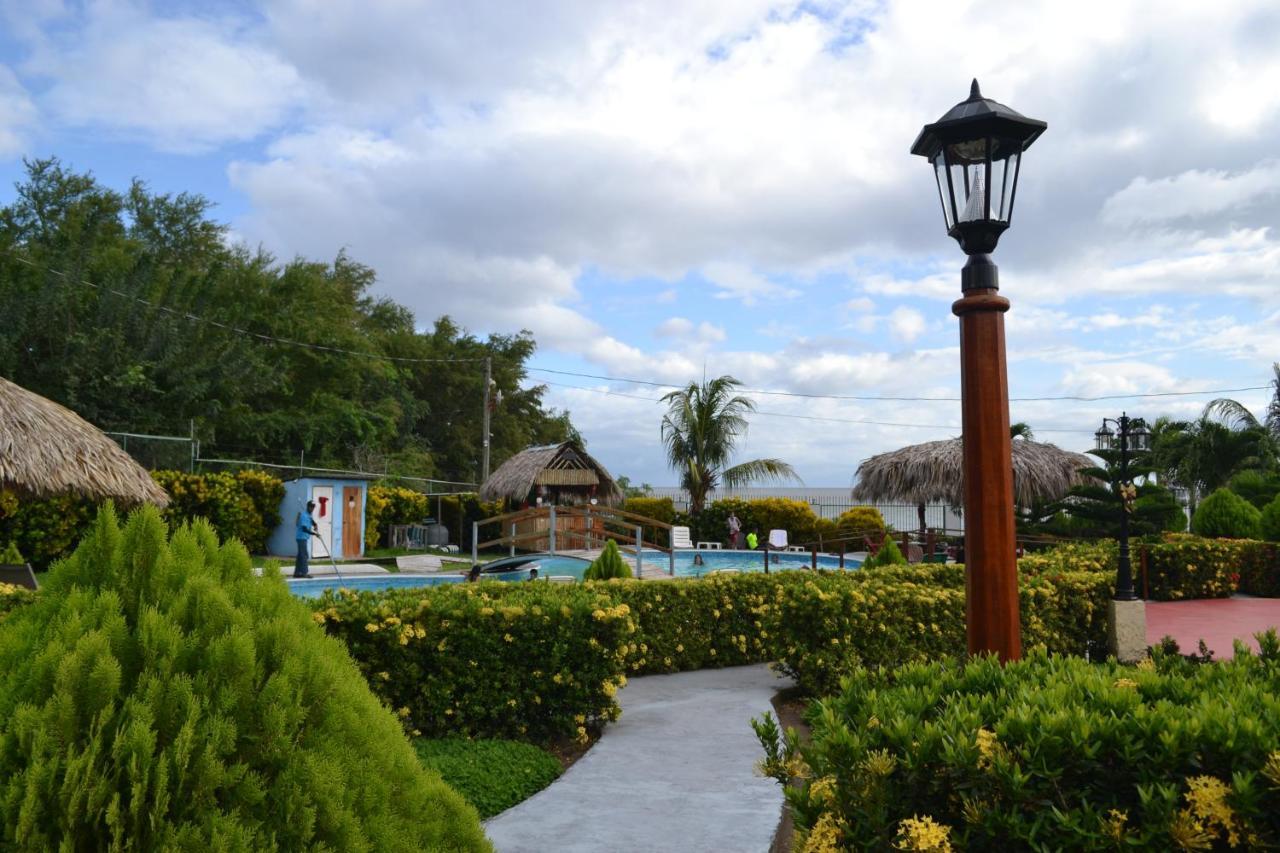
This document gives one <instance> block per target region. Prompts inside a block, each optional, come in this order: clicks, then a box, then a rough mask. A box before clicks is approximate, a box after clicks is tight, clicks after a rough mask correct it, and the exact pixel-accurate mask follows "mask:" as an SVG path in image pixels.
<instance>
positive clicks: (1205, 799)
mask: <svg viewBox="0 0 1280 853" xmlns="http://www.w3.org/2000/svg"><path fill="white" fill-rule="evenodd" d="M1187 787H1188V788H1190V789H1191V790H1190V791H1188V792H1187V808H1186V809H1184V810H1183V811H1184V813H1189V815H1190V816H1191V817H1192V818H1193V820H1194V821H1195V823H1196V824H1197V825H1199V826H1201V827H1202V828H1203V829H1204V830H1205V831H1207V832H1210V833H1211V837H1212V838H1217V837H1218V831H1219V830H1221V831H1222V832H1225V833H1226V835H1227V843H1228V844H1229V845H1231V846H1232V847H1235V846H1236V845H1238V844H1239V843H1240V836H1239V833H1238V829H1239V827H1238V826H1237V821H1236V815H1235V812H1234V811H1232V810H1231V805H1230V803H1228V802H1227V795H1228V794H1230V793H1231V789H1230V788H1229V787H1227V785H1226V783H1225V782H1223V781H1222V780H1221V779H1216V778H1214V777H1213V776H1192V777H1191V778H1190V779H1188V780H1187Z"/></svg>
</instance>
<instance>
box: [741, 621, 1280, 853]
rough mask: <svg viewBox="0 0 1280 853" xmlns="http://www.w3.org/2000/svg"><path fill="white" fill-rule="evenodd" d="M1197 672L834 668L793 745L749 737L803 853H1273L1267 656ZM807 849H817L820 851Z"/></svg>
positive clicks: (1272, 652) (1192, 667)
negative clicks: (1222, 852)
mask: <svg viewBox="0 0 1280 853" xmlns="http://www.w3.org/2000/svg"><path fill="white" fill-rule="evenodd" d="M1260 646H1261V653H1260V654H1259V655H1258V656H1253V655H1249V654H1247V653H1238V654H1237V656H1236V657H1235V659H1233V660H1230V661H1227V662H1224V663H1220V664H1214V665H1204V664H1195V663H1192V662H1190V661H1187V660H1185V659H1183V658H1182V657H1180V656H1178V655H1168V654H1164V653H1162V652H1159V651H1157V652H1156V653H1155V657H1153V658H1152V659H1149V660H1147V661H1145V662H1144V663H1142V664H1140V665H1138V666H1121V665H1118V664H1116V663H1115V662H1114V661H1111V662H1104V663H1099V662H1092V663H1091V662H1088V661H1085V660H1083V659H1081V658H1075V657H1058V656H1050V655H1046V654H1044V653H1042V652H1037V653H1032V654H1031V655H1029V656H1028V657H1027V658H1026V659H1024V660H1022V661H1019V662H1013V663H1009V664H1007V665H1004V666H1002V665H1001V664H1000V663H999V662H998V661H997V660H996V659H994V658H990V657H987V658H975V659H972V660H969V661H967V662H964V661H960V660H957V659H948V660H942V661H933V662H919V663H910V664H907V665H904V666H900V667H896V668H871V667H867V668H852V669H850V670H849V671H848V672H847V673H846V678H845V680H844V681H843V682H842V683H841V685H840V686H839V689H838V692H837V693H835V694H834V695H833V696H832V697H831V698H829V699H824V700H822V701H819V702H816V703H814V704H813V705H812V706H811V707H810V709H809V712H808V714H807V718H808V720H809V721H810V722H811V723H812V727H813V728H812V737H811V740H810V741H809V742H808V743H806V744H800V743H799V742H798V741H797V740H796V739H795V738H783V737H782V736H781V735H780V732H779V731H778V727H777V724H776V723H775V722H774V721H773V720H772V719H771V718H768V719H766V720H763V721H758V722H757V724H756V731H757V734H758V735H759V736H760V737H761V740H762V745H763V746H764V756H765V760H764V765H765V770H766V771H767V772H768V773H769V774H770V775H773V776H774V777H775V778H777V779H778V780H779V781H780V782H782V783H784V784H787V783H789V782H792V778H793V777H798V778H796V780H795V782H794V783H793V784H789V785H787V787H786V791H785V795H786V798H787V802H788V806H789V808H790V811H791V814H792V816H793V817H794V819H795V823H796V827H797V841H798V842H799V843H798V844H797V847H796V849H803V850H818V849H822V850H836V849H838V850H889V849H895V848H896V849H908V850H950V849H956V850H1001V849H1016V850H1126V849H1127V850H1179V849H1182V850H1190V849H1196V850H1201V849H1202V850H1210V849H1214V850H1219V849H1228V848H1233V849H1234V848H1237V847H1241V848H1244V847H1247V848H1249V849H1258V850H1262V849H1272V848H1273V847H1275V846H1276V845H1277V844H1280V698H1277V697H1280V641H1277V639H1276V635H1275V632H1274V631H1273V632H1270V634H1269V635H1263V636H1262V637H1260ZM824 845H825V846H824Z"/></svg>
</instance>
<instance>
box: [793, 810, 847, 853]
mask: <svg viewBox="0 0 1280 853" xmlns="http://www.w3.org/2000/svg"><path fill="white" fill-rule="evenodd" d="M839 849H840V824H839V823H838V819H837V818H836V816H835V814H834V813H833V812H823V813H822V817H820V818H818V820H817V822H816V823H815V824H814V825H813V829H811V830H809V835H808V837H807V838H805V841H804V847H802V848H800V850H801V853H835V851H838V850H839Z"/></svg>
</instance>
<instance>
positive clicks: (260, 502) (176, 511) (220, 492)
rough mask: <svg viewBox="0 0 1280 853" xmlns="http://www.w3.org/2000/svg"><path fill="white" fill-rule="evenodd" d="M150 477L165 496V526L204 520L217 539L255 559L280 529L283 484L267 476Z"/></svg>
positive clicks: (240, 473) (245, 473) (171, 473)
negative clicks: (234, 543) (236, 542)
mask: <svg viewBox="0 0 1280 853" xmlns="http://www.w3.org/2000/svg"><path fill="white" fill-rule="evenodd" d="M151 478H152V479H153V480H155V481H156V483H158V484H159V485H160V487H161V488H162V489H164V490H165V491H166V492H168V493H169V498H170V503H169V506H168V507H166V508H165V510H164V518H165V520H166V521H167V522H168V523H169V524H170V525H173V526H177V525H178V524H181V523H183V522H189V521H193V520H194V519H197V518H204V519H208V521H209V523H210V524H212V525H213V529H214V530H216V531H217V533H218V535H219V536H220V537H222V538H223V539H230V538H233V537H234V538H236V539H239V540H240V542H241V543H242V544H243V545H244V546H245V548H248V549H249V551H250V552H251V553H254V554H261V553H262V552H263V551H265V550H266V545H267V537H268V536H270V535H271V533H272V531H274V530H275V528H276V527H277V526H278V525H279V524H280V502H281V501H282V500H284V483H283V482H282V481H281V480H280V479H278V478H276V477H272V476H271V475H270V474H263V473H261V472H259V471H238V472H235V473H230V472H222V473H217V474H188V473H186V472H185V471H152V472H151Z"/></svg>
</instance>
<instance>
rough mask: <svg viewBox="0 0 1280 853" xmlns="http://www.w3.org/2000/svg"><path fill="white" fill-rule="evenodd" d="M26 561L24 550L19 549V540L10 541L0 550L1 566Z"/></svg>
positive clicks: (22, 563) (18, 564) (19, 564)
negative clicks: (23, 554)
mask: <svg viewBox="0 0 1280 853" xmlns="http://www.w3.org/2000/svg"><path fill="white" fill-rule="evenodd" d="M26 562H27V561H26V559H25V558H24V557H23V556H22V552H21V551H19V550H18V543H17V542H10V543H9V544H7V545H5V546H4V549H3V550H0V566H21V565H24V564H25V563H26Z"/></svg>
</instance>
